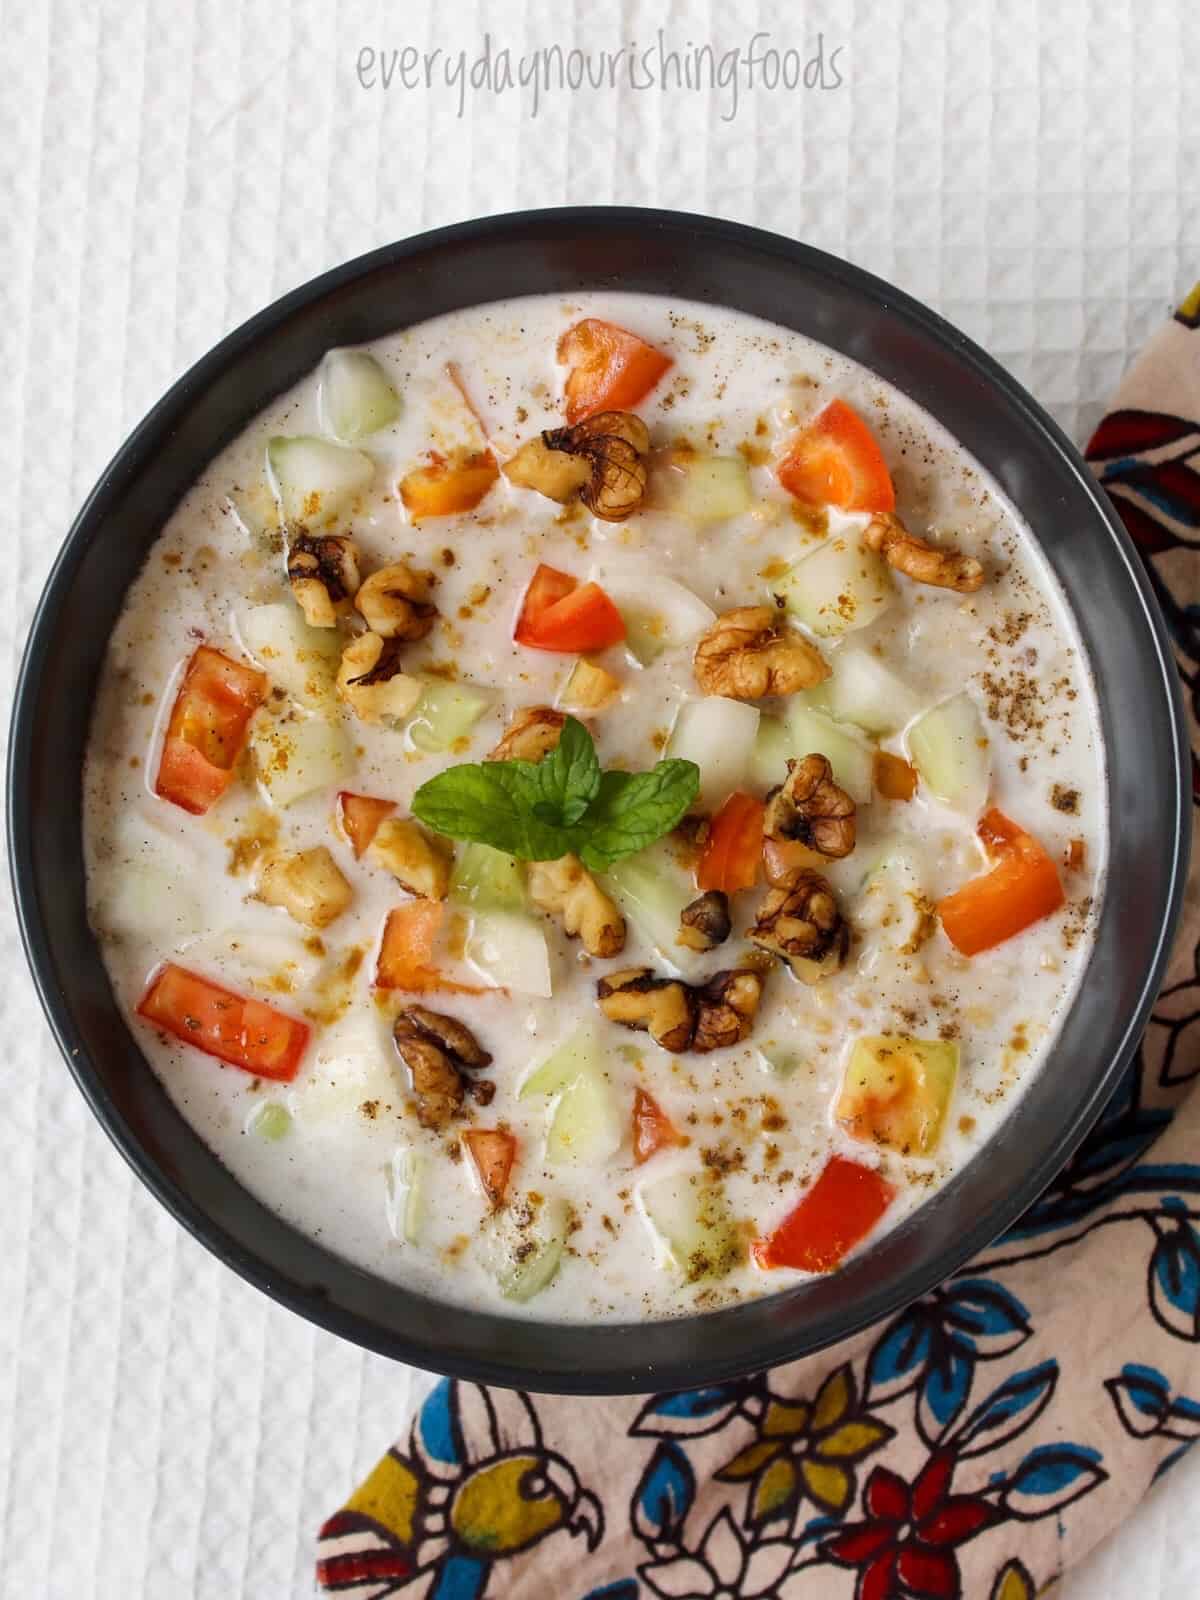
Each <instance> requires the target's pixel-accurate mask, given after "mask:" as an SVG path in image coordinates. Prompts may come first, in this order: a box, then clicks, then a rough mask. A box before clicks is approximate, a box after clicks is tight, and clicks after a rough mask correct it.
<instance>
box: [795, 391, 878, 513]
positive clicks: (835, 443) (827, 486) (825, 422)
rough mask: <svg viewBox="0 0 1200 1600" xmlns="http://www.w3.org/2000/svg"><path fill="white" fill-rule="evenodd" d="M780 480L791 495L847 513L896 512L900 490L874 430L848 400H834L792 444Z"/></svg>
mask: <svg viewBox="0 0 1200 1600" xmlns="http://www.w3.org/2000/svg"><path fill="white" fill-rule="evenodd" d="M777 476H778V478H779V481H780V483H781V484H782V485H783V487H784V488H785V489H786V490H787V492H788V493H789V494H792V495H795V497H796V499H797V500H803V501H805V502H806V503H807V504H809V505H815V506H840V507H841V508H842V510H843V511H894V510H895V509H896V491H895V488H894V487H893V485H892V475H891V473H890V472H889V471H888V469H887V462H886V461H885V460H884V459H883V453H882V451H881V450H880V448H879V446H878V445H877V444H876V442H875V437H874V435H873V434H872V432H871V430H870V428H868V427H867V425H866V423H865V422H864V421H863V419H862V418H861V417H860V416H859V414H858V412H857V411H854V410H852V409H851V407H850V406H848V405H847V404H846V402H845V401H844V400H831V401H830V403H829V404H828V405H827V406H826V407H825V409H824V411H822V412H821V413H820V414H819V415H818V416H817V417H815V418H814V419H813V421H812V422H810V423H809V425H808V427H807V428H804V429H802V431H801V432H800V433H798V434H797V435H796V436H795V438H794V439H793V440H792V443H791V447H790V448H789V450H788V453H787V456H786V457H785V458H784V460H783V461H781V462H780V464H779V469H778V473H777Z"/></svg>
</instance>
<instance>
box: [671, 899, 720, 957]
mask: <svg viewBox="0 0 1200 1600" xmlns="http://www.w3.org/2000/svg"><path fill="white" fill-rule="evenodd" d="M679 922H680V928H679V936H678V938H677V939H676V941H675V942H676V943H677V944H681V945H683V946H685V948H686V949H688V950H714V949H716V947H717V945H719V944H724V943H725V941H726V939H728V937H729V930H730V928H731V927H732V923H731V921H730V917H729V896H728V895H727V894H725V893H724V891H723V890H721V889H710V890H709V891H708V892H707V894H702V895H700V896H699V898H698V899H695V900H693V901H692V903H691V905H688V906H684V908H683V910H682V911H681V912H680V913H679Z"/></svg>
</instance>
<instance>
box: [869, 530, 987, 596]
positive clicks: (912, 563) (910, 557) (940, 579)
mask: <svg viewBox="0 0 1200 1600" xmlns="http://www.w3.org/2000/svg"><path fill="white" fill-rule="evenodd" d="M863 540H864V542H865V543H866V544H867V545H868V546H869V547H870V548H871V549H872V550H877V551H878V552H879V554H880V555H881V556H882V557H883V558H884V560H885V561H886V562H887V563H888V565H889V566H891V567H895V569H896V571H897V572H902V573H903V574H904V575H905V577H906V578H912V579H913V581H914V582H915V583H928V584H931V585H932V586H933V588H935V589H954V590H956V591H957V592H958V593H959V594H974V593H975V591H976V590H977V589H982V587H983V566H982V564H981V563H980V562H978V561H976V559H975V557H974V556H964V555H962V554H960V553H959V552H958V551H957V550H943V549H941V548H939V546H937V545H935V544H930V543H928V541H927V540H925V539H919V538H918V537H917V535H916V534H915V533H909V531H908V529H907V528H906V527H905V526H904V524H903V523H902V522H901V521H900V518H899V517H898V516H896V514H895V513H894V512H892V511H884V512H881V513H880V514H879V515H878V516H874V517H872V518H871V520H870V522H869V523H868V524H867V530H866V532H865V533H864V534H863Z"/></svg>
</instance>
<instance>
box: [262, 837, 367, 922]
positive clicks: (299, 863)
mask: <svg viewBox="0 0 1200 1600" xmlns="http://www.w3.org/2000/svg"><path fill="white" fill-rule="evenodd" d="M257 894H258V898H259V899H260V900H263V901H265V902H266V904H267V905H269V906H282V907H283V909H284V910H285V911H286V912H287V914H288V916H289V917H293V918H294V919H295V920H296V921H297V922H302V923H303V924H304V926H305V927H306V928H327V927H328V926H329V924H330V923H331V922H333V921H334V920H335V919H336V918H338V917H340V916H341V914H342V912H343V911H345V909H346V907H347V906H348V905H349V904H350V902H351V900H353V899H354V891H353V889H351V887H350V885H349V884H348V883H347V882H346V879H345V877H344V876H343V875H342V871H341V869H340V868H339V866H338V864H337V862H336V861H335V860H334V859H333V857H332V855H330V853H329V851H328V850H327V849H326V848H325V846H324V845H323V844H321V845H317V846H315V848H313V849H312V850H301V851H298V852H297V854H295V855H291V856H272V857H270V858H269V859H268V860H267V861H266V862H265V864H264V865H263V868H262V871H261V872H260V873H259V877H258V888H257Z"/></svg>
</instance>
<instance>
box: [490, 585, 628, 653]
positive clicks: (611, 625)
mask: <svg viewBox="0 0 1200 1600" xmlns="http://www.w3.org/2000/svg"><path fill="white" fill-rule="evenodd" d="M624 637H625V620H624V618H623V617H622V616H621V613H620V612H619V611H618V610H617V608H616V606H615V605H614V604H613V603H612V601H611V600H610V599H609V597H608V595H607V594H605V592H604V590H603V589H602V588H601V587H600V585H599V584H598V583H584V584H581V583H579V581H578V579H576V578H573V577H571V575H570V573H568V572H559V571H558V570H557V569H556V568H554V567H547V566H539V567H538V569H537V571H536V572H535V573H534V575H533V581H532V582H531V583H530V585H529V588H528V589H527V590H526V591H525V598H524V600H523V601H522V602H521V614H520V616H519V617H518V618H517V626H516V628H515V630H514V631H513V638H514V639H515V640H516V642H517V643H518V644H523V645H527V646H528V647H529V648H530V649H531V650H552V651H556V652H557V653H559V654H561V655H575V654H578V653H581V652H583V651H585V650H606V649H607V648H608V646H609V645H611V644H620V642H621V640H622V639H623V638H624Z"/></svg>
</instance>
